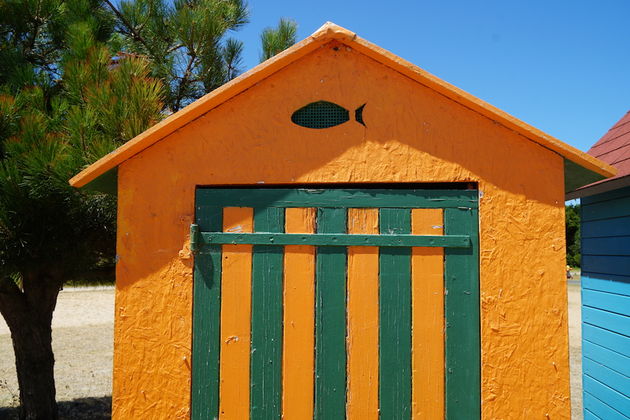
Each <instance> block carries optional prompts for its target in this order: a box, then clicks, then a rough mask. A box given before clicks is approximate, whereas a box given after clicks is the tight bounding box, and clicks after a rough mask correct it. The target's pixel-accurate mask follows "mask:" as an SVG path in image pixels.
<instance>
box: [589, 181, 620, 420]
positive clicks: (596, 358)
mask: <svg viewBox="0 0 630 420" xmlns="http://www.w3.org/2000/svg"><path fill="white" fill-rule="evenodd" d="M581 205H582V206H581V208H582V370H583V376H582V379H583V389H584V418H600V419H617V418H630V187H627V188H622V189H618V190H614V191H610V192H606V193H603V194H597V195H593V196H590V197H584V198H582V199H581Z"/></svg>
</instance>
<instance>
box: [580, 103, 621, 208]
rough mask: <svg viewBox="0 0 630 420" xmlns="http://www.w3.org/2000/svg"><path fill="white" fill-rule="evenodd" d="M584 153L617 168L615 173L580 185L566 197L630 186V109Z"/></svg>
mask: <svg viewBox="0 0 630 420" xmlns="http://www.w3.org/2000/svg"><path fill="white" fill-rule="evenodd" d="M586 153H588V154H589V155H591V156H594V157H596V158H597V159H599V160H601V161H604V162H606V163H608V164H609V165H612V166H614V167H615V168H617V175H615V176H614V177H612V178H608V179H605V180H603V181H599V182H596V183H594V184H590V185H587V186H585V187H582V188H580V189H578V190H576V191H573V192H571V193H569V194H567V197H569V198H571V199H572V198H578V197H584V196H588V195H593V194H599V193H602V192H606V191H610V190H614V189H617V188H621V187H626V186H630V111H628V112H627V113H626V115H624V116H623V117H621V119H620V120H619V121H617V123H616V124H615V125H613V126H612V127H611V128H610V130H608V132H607V133H606V134H604V136H603V137H602V138H601V139H599V141H598V142H597V143H595V144H594V145H593V146H591V148H590V149H589V151H588V152H586Z"/></svg>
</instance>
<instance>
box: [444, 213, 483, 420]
mask: <svg viewBox="0 0 630 420" xmlns="http://www.w3.org/2000/svg"><path fill="white" fill-rule="evenodd" d="M444 231H445V232H444V233H445V234H446V235H458V234H462V233H464V232H465V233H466V234H469V235H470V236H471V243H472V247H471V248H466V249H464V248H447V249H445V250H444V254H445V261H446V262H445V267H444V277H445V282H446V283H445V297H444V300H445V308H444V313H445V317H446V320H445V321H446V343H445V353H446V354H445V359H446V360H445V362H446V396H445V403H446V418H447V419H462V418H469V419H478V418H480V416H481V395H480V387H481V378H480V366H481V359H480V350H481V349H480V345H481V343H480V338H479V328H480V327H479V236H478V235H479V233H478V214H477V209H445V210H444Z"/></svg>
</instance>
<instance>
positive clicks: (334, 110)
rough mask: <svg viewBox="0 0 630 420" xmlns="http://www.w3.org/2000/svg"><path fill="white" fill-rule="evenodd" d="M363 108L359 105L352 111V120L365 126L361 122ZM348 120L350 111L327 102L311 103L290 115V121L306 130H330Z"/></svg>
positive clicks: (363, 106)
mask: <svg viewBox="0 0 630 420" xmlns="http://www.w3.org/2000/svg"><path fill="white" fill-rule="evenodd" d="M363 108H365V104H363V105H361V106H360V107H358V108H357V109H356V110H355V111H354V119H355V120H356V121H357V122H358V123H359V124H362V125H363V126H365V122H364V121H363ZM349 120H350V111H348V110H347V109H345V108H344V107H342V106H339V105H337V104H335V103H332V102H328V101H317V102H311V103H310V104H308V105H305V106H303V107H302V108H300V109H298V110H297V111H295V112H294V113H293V115H291V121H293V123H294V124H297V125H299V126H301V127H306V128H315V129H321V128H330V127H334V126H336V125H339V124H343V123H345V122H348V121H349Z"/></svg>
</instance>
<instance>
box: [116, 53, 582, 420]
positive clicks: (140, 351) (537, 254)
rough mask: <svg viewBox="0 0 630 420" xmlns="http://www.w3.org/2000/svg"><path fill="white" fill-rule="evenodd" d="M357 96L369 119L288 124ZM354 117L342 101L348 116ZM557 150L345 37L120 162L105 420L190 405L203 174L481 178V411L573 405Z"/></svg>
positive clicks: (280, 178)
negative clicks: (195, 237)
mask: <svg viewBox="0 0 630 420" xmlns="http://www.w3.org/2000/svg"><path fill="white" fill-rule="evenodd" d="M320 99H322V100H328V101H331V102H335V103H337V104H339V105H341V106H343V107H345V108H346V109H348V110H354V109H355V108H356V107H358V106H360V105H362V104H364V103H367V105H366V107H365V110H364V114H363V115H364V119H365V122H366V125H367V127H364V126H362V125H361V124H358V123H356V122H355V121H348V122H347V123H345V124H341V125H339V126H336V127H332V128H329V129H326V130H309V129H306V128H302V127H299V126H296V125H294V124H292V123H291V119H290V117H291V114H292V113H293V112H294V111H295V110H296V109H298V108H300V107H302V106H304V105H305V104H307V103H309V102H312V101H317V100H320ZM351 115H352V114H351ZM563 172H564V168H563V158H562V156H560V155H559V154H557V153H555V152H552V151H550V150H549V149H546V148H544V147H542V146H540V145H538V144H536V143H533V142H531V141H530V140H529V139H527V138H525V137H524V136H522V135H520V134H518V133H517V132H515V131H512V130H510V129H507V128H506V127H505V126H503V125H501V124H497V123H496V122H495V121H493V120H492V119H490V118H488V117H487V116H485V115H482V114H480V113H478V112H475V111H474V110H471V109H470V108H466V107H464V106H462V105H461V104H460V103H458V102H455V101H453V100H451V99H449V98H447V97H446V96H444V95H442V94H440V93H438V92H436V91H435V90H432V89H430V88H428V87H426V86H424V85H422V84H420V83H418V82H417V81H414V80H412V79H410V78H409V77H406V76H404V75H402V74H401V73H398V72H396V71H394V70H392V69H391V68H389V67H386V66H384V65H383V64H381V63H379V62H377V61H375V60H373V59H371V58H369V57H366V56H365V55H363V54H360V53H358V52H357V51H355V50H353V49H352V48H350V47H348V46H345V45H343V44H340V43H332V44H328V45H324V46H321V47H320V48H318V49H316V50H315V51H313V52H311V53H310V54H308V55H306V56H304V57H303V58H301V59H300V60H297V61H295V62H294V63H292V64H291V65H289V66H287V67H285V68H283V69H281V70H279V71H278V72H276V73H274V74H273V75H271V76H269V77H268V78H267V79H265V80H262V81H260V82H259V83H258V84H256V85H254V86H252V87H250V88H249V89H248V90H247V91H245V92H243V93H242V94H240V95H238V96H235V97H233V98H232V99H230V100H229V101H227V102H225V103H223V104H222V105H220V106H218V107H216V108H214V109H213V110H212V111H211V112H209V113H207V114H205V115H203V116H201V117H199V118H197V119H195V120H194V121H192V122H190V123H189V124H187V125H186V126H184V127H182V128H180V129H179V130H177V131H175V132H173V133H172V134H170V135H169V136H167V137H165V138H164V139H163V140H162V141H159V142H157V143H155V144H154V145H153V146H151V147H149V148H147V149H145V150H144V151H143V152H142V153H140V154H138V155H136V156H134V157H133V158H131V159H129V160H127V161H125V162H124V163H123V164H121V166H120V167H119V172H118V175H119V177H118V182H119V195H118V206H119V207H118V220H119V224H118V245H117V246H118V249H117V252H118V255H119V261H118V265H117V283H116V289H117V296H116V321H115V322H116V324H115V350H114V352H115V353H114V389H113V415H114V418H115V419H118V420H123V419H125V420H126V419H130V418H133V419H142V418H151V419H177V418H186V417H187V416H189V407H190V347H191V334H192V323H191V317H192V266H193V265H192V257H191V255H190V252H189V251H188V237H187V235H188V231H189V226H190V223H192V222H193V220H194V211H195V210H194V209H195V203H194V199H195V198H194V197H195V188H196V186H198V185H207V186H218V185H239V184H241V185H261V183H264V184H267V185H270V184H271V185H273V184H283V185H309V184H314V183H357V184H359V185H357V186H358V187H360V184H362V183H383V182H396V183H401V182H406V183H422V182H455V181H457V182H477V183H478V186H479V189H480V190H481V191H482V193H483V197H482V198H481V199H480V281H481V347H482V348H481V357H482V376H481V382H482V384H481V392H482V417H483V418H484V419H502V418H503V419H510V418H514V419H516V418H528V419H529V418H533V419H536V418H543V419H544V418H545V415H548V416H549V418H551V419H561V418H569V408H570V407H569V370H568V369H569V364H568V338H567V310H566V302H567V298H566V280H565V279H564V257H565V255H564V227H563V226H564V225H563V220H564V219H563V217H564V198H563V197H564V185H563Z"/></svg>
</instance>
